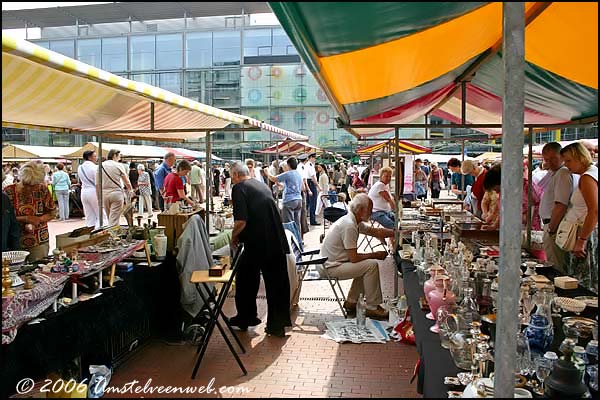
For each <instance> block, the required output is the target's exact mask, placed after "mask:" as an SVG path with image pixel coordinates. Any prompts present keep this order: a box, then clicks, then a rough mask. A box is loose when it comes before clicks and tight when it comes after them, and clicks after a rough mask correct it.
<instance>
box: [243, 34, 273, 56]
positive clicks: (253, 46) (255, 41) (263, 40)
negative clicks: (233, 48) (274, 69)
mask: <svg viewBox="0 0 600 400" xmlns="http://www.w3.org/2000/svg"><path fill="white" fill-rule="evenodd" d="M271 46H272V43H271V29H250V30H247V31H244V57H252V56H261V55H269V56H270V55H271Z"/></svg>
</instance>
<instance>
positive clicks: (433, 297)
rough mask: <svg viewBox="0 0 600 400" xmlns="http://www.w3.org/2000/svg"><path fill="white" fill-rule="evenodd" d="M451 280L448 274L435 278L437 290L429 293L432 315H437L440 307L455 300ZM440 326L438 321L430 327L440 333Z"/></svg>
mask: <svg viewBox="0 0 600 400" xmlns="http://www.w3.org/2000/svg"><path fill="white" fill-rule="evenodd" d="M449 281H450V277H448V275H438V276H436V278H435V286H436V287H435V290H433V291H431V292H430V294H429V308H430V309H431V314H432V316H434V315H435V316H437V314H436V313H437V310H438V308H439V307H441V306H443V305H446V304H453V303H454V302H455V300H454V293H452V291H451V290H450V289H448V286H449ZM434 318H435V317H434ZM438 328H439V326H438V324H437V321H436V323H435V324H434V325H433V326H432V327H431V328H429V329H430V330H431V331H432V332H433V333H438Z"/></svg>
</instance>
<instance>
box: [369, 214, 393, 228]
mask: <svg viewBox="0 0 600 400" xmlns="http://www.w3.org/2000/svg"><path fill="white" fill-rule="evenodd" d="M371 219H372V220H373V221H377V222H379V223H380V224H381V225H383V226H384V227H385V228H388V229H394V223H395V221H396V217H395V216H394V212H393V211H373V213H372V214H371Z"/></svg>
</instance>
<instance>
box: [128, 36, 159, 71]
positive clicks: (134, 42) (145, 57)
mask: <svg viewBox="0 0 600 400" xmlns="http://www.w3.org/2000/svg"><path fill="white" fill-rule="evenodd" d="M155 39H156V37H155V36H154V35H145V36H132V37H131V70H132V71H148V70H153V69H155V65H156V64H155V62H154V59H155V54H156V50H155V41H156V40H155Z"/></svg>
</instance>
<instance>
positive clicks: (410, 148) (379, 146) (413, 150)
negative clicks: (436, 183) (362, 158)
mask: <svg viewBox="0 0 600 400" xmlns="http://www.w3.org/2000/svg"><path fill="white" fill-rule="evenodd" d="M393 142H394V139H389V140H384V141H382V142H378V143H375V144H372V145H370V146H366V147H361V148H358V149H356V152H357V153H358V154H371V153H376V152H378V151H380V150H383V149H384V148H385V147H386V146H388V145H392V146H393ZM398 150H400V153H409V154H421V153H429V152H431V149H430V148H428V147H424V146H420V145H418V144H416V143H413V142H409V141H408V140H398Z"/></svg>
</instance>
